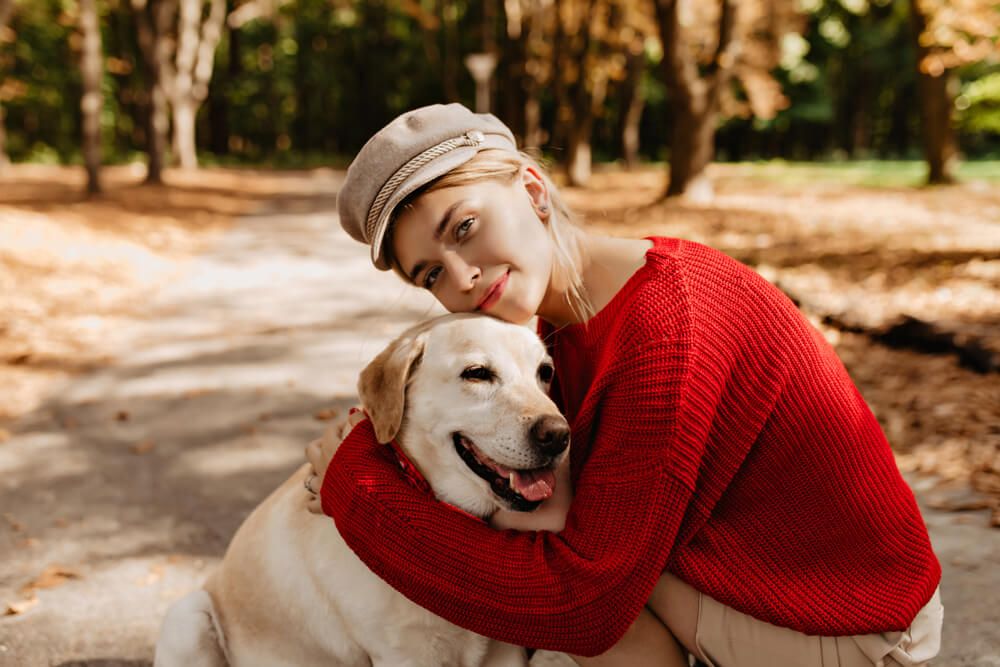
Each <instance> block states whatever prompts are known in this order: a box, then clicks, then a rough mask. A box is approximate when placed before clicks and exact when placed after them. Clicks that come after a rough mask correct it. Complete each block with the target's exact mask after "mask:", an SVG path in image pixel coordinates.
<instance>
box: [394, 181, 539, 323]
mask: <svg viewBox="0 0 1000 667" xmlns="http://www.w3.org/2000/svg"><path fill="white" fill-rule="evenodd" d="M547 206H548V199H547V194H546V192H545V186H544V184H541V181H540V180H536V176H535V175H534V174H532V173H531V172H530V171H526V172H525V175H524V177H523V178H520V177H519V178H517V179H515V180H514V181H513V182H512V183H510V184H508V183H504V182H500V181H479V182H476V183H473V184H470V185H461V186H455V187H450V188H443V189H441V190H435V191H432V192H427V193H425V194H423V195H421V196H420V197H418V198H417V199H416V200H415V201H414V202H413V204H412V205H411V206H410V207H408V208H406V209H405V210H403V211H402V212H401V213H400V215H399V216H398V218H397V219H396V224H395V227H394V229H393V233H392V244H393V251H394V252H395V255H396V258H397V260H398V261H399V264H400V267H401V268H402V269H403V271H404V273H406V275H408V276H409V277H410V280H411V281H413V283H414V284H415V285H417V286H418V287H424V288H426V289H429V290H430V291H431V293H432V294H434V296H435V297H436V298H437V300H438V301H440V302H441V304H442V305H443V306H444V307H445V308H447V309H448V310H449V311H451V312H453V313H455V312H471V311H480V312H484V313H487V314H489V315H492V316H494V317H498V318H501V319H504V320H507V321H509V322H516V323H524V322H526V321H528V320H529V319H530V318H531V317H532V316H534V315H535V314H536V313H538V312H539V309H540V307H541V305H542V303H543V301H544V300H545V296H546V293H547V292H548V289H549V282H550V278H551V275H552V264H553V247H552V242H551V240H550V239H549V235H548V232H547V231H546V229H545V223H543V222H542V220H541V219H540V217H539V211H544V210H546V209H544V208H542V207H547Z"/></svg>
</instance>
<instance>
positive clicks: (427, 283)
mask: <svg viewBox="0 0 1000 667" xmlns="http://www.w3.org/2000/svg"><path fill="white" fill-rule="evenodd" d="M440 275H441V267H440V266H435V267H434V268H433V269H431V270H430V271H428V272H427V273H426V274H425V275H424V289H431V288H432V287H434V283H436V282H437V279H438V276H440Z"/></svg>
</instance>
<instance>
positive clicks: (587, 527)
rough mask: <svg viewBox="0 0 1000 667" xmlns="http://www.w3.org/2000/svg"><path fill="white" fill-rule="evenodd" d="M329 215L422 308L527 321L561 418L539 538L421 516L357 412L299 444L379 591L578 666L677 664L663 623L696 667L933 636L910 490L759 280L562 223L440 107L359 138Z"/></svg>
mask: <svg viewBox="0 0 1000 667" xmlns="http://www.w3.org/2000/svg"><path fill="white" fill-rule="evenodd" d="M338 207H339V212H340V216H341V223H342V225H343V226H344V228H345V229H346V230H347V231H348V232H349V233H350V234H351V235H352V236H353V237H354V238H355V239H357V240H359V241H362V242H364V243H367V244H369V245H370V246H371V256H372V261H373V263H374V264H375V266H376V267H377V268H379V269H382V270H386V269H389V268H392V269H393V270H395V271H396V272H397V273H398V274H399V275H400V276H402V277H403V278H404V279H405V280H407V281H408V282H411V283H413V284H415V285H418V286H420V287H423V288H426V289H428V290H430V291H431V292H432V294H433V295H434V296H435V297H436V298H437V299H438V300H439V301H440V302H441V303H442V304H443V305H444V306H445V307H446V308H447V309H448V310H450V311H453V312H466V311H480V312H484V313H486V314H489V315H492V316H494V317H499V318H502V319H505V320H508V321H511V322H516V323H523V322H527V321H528V320H529V319H530V318H531V317H532V316H534V315H538V317H539V318H540V320H541V321H540V326H539V329H540V333H541V335H542V336H543V338H544V340H545V341H546V343H547V345H548V347H549V350H550V353H551V354H552V356H553V359H554V362H555V366H556V376H555V381H554V383H553V388H552V394H553V397H554V398H555V400H556V402H557V404H558V405H559V406H560V408H561V409H562V410H563V411H564V413H565V414H566V416H567V418H568V419H569V422H570V424H571V426H572V447H571V460H570V462H571V477H572V482H573V489H574V494H575V495H574V499H573V502H572V505H571V507H570V509H569V512H568V515H567V518H566V527H565V529H564V530H563V531H561V532H560V533H558V534H556V533H551V532H547V531H539V532H521V533H518V532H515V531H499V530H494V529H493V528H491V527H490V526H488V525H487V524H485V523H483V522H481V521H477V520H476V519H474V518H471V517H467V516H464V515H462V514H459V513H457V512H454V511H451V510H449V509H447V508H445V507H443V506H442V505H441V503H439V502H437V501H436V500H435V499H434V498H432V497H431V496H429V495H428V494H426V493H425V492H422V491H420V490H419V489H417V488H415V487H414V486H411V485H410V484H408V483H407V481H406V480H405V479H404V478H403V476H402V475H400V473H399V470H398V467H397V466H396V465H395V464H394V462H393V461H392V460H391V459H389V458H388V457H385V456H384V455H383V453H382V451H381V450H380V448H379V447H378V445H377V444H376V443H375V441H374V438H373V437H372V435H371V429H370V427H369V426H367V422H363V423H362V425H361V426H358V427H357V428H355V429H354V431H352V433H351V435H349V436H348V437H347V438H346V439H345V440H344V442H343V443H342V444H340V446H339V448H336V446H335V445H336V443H325V444H324V443H316V444H314V445H313V446H311V448H310V451H311V452H312V454H311V459H312V462H313V464H314V467H315V468H316V469H317V471H318V474H320V475H323V474H324V473H325V476H324V479H323V483H322V488H321V490H319V494H320V496H321V503H322V508H323V511H325V512H326V513H327V514H329V515H331V516H333V517H334V519H335V520H336V523H337V527H338V529H339V530H340V532H341V534H342V535H343V536H344V538H345V540H346V541H347V542H348V544H350V545H351V547H352V548H353V549H354V550H355V551H356V552H357V554H358V555H359V556H360V557H361V558H362V560H364V561H365V563H366V564H367V565H368V566H369V567H370V568H371V569H372V570H373V571H375V572H376V573H377V574H379V575H380V576H381V577H382V578H383V579H385V580H386V581H387V582H389V583H390V584H391V585H393V586H394V587H395V588H397V589H398V590H400V591H401V592H403V593H404V594H405V595H407V596H408V597H410V598H411V599H413V600H414V601H416V602H417V603H419V604H421V605H423V606H424V607H426V608H428V609H430V610H431V611H433V612H435V613H437V614H438V615H440V616H443V617H444V618H447V619H448V620H450V621H452V622H454V623H456V624H458V625H461V626H463V627H466V628H468V629H471V630H473V631H475V632H478V633H480V634H484V635H487V636H490V637H494V638H497V639H501V640H504V641H508V642H512V643H519V644H522V645H526V646H534V647H537V648H546V649H553V650H560V651H565V652H568V653H570V654H572V655H574V656H577V660H578V662H580V663H581V664H628V665H635V664H637V662H636V661H635V656H636V655H643V656H645V659H647V660H648V661H649V663H648V664H683V662H682V660H683V658H681V657H680V656H679V654H678V653H677V652H676V650H675V649H673V648H672V647H673V646H675V644H674V638H676V640H678V641H679V642H680V643H681V644H682V645H683V646H684V648H685V649H686V650H687V651H689V652H691V653H692V654H694V655H695V656H696V657H698V658H699V659H701V660H702V661H704V662H706V663H708V664H710V665H714V666H715V667H731V666H735V665H797V666H798V665H817V666H818V665H825V666H829V665H844V666H845V667H846V666H854V665H892V664H900V665H919V664H924V663H925V662H926V661H927V660H929V659H930V658H931V657H933V656H934V655H935V654H936V653H937V650H938V646H939V640H940V630H941V614H942V612H941V606H940V602H939V597H938V593H937V587H938V582H939V580H940V575H941V570H940V565H939V564H938V562H937V559H936V558H935V556H934V553H933V551H932V550H931V545H930V541H929V539H928V536H927V531H926V528H925V526H924V523H923V521H922V519H921V517H920V513H919V510H918V508H917V505H916V503H915V501H914V498H913V494H912V493H911V491H910V490H909V488H908V487H907V485H906V484H905V482H904V481H903V479H902V478H901V476H900V474H899V471H898V469H897V468H896V465H895V462H894V459H893V457H892V453H891V451H890V448H889V445H888V443H887V442H886V440H885V437H884V435H883V434H882V431H881V429H880V428H879V426H878V423H877V422H876V420H875V418H874V416H873V415H872V413H871V411H870V410H869V409H868V407H867V405H866V404H865V403H864V400H863V399H862V398H861V396H860V394H859V393H858V392H857V390H856V389H855V387H854V385H853V383H852V382H851V380H850V378H849V377H848V375H847V373H846V371H845V370H844V368H843V365H842V364H841V363H840V361H839V360H838V359H837V357H836V355H835V353H834V352H833V350H832V348H831V347H830V346H829V345H828V344H827V343H826V341H825V340H824V339H823V338H822V336H821V335H820V334H819V333H818V332H816V331H815V330H814V329H813V328H812V327H811V326H810V325H809V324H808V323H807V322H806V321H805V319H804V318H803V317H802V316H801V315H800V313H799V312H798V311H797V310H796V308H795V307H794V305H793V304H792V303H791V302H790V301H789V300H788V299H787V298H785V297H784V296H783V295H782V294H781V293H780V292H779V291H778V290H777V289H776V288H775V287H773V286H772V285H770V284H769V283H767V282H766V281H765V280H763V279H762V278H760V277H759V276H758V275H757V274H756V273H754V272H753V271H751V270H750V269H748V268H747V267H745V266H743V265H741V264H739V263H738V262H736V261H735V260H732V259H730V258H728V257H727V256H725V255H723V254H721V253H719V252H717V251H714V250H712V249H710V248H707V247H705V246H702V245H698V244H695V243H691V242H687V241H683V240H679V239H664V238H654V239H642V240H623V239H614V238H608V237H601V236H596V235H592V234H589V233H586V232H584V231H582V230H580V229H579V228H577V227H574V226H572V225H570V224H568V223H569V219H570V214H569V212H568V210H567V209H566V207H565V206H564V205H563V203H562V201H561V199H560V197H559V193H558V191H557V190H556V188H555V187H554V186H553V184H552V183H551V181H550V180H549V179H548V178H547V177H546V176H545V175H544V173H543V172H542V170H541V169H540V168H539V167H538V166H537V165H536V164H535V163H534V162H533V161H532V160H531V159H530V158H528V157H526V156H524V155H522V154H520V153H519V152H518V151H517V148H516V146H515V143H514V139H513V137H512V135H511V133H510V131H509V129H508V128H506V126H504V125H503V124H502V123H500V122H499V121H498V120H497V119H496V118H494V117H493V116H490V115H484V114H473V113H472V112H470V111H468V110H467V109H465V108H464V107H462V106H460V105H455V104H453V105H447V106H432V107H424V108H421V109H417V110H415V111H412V112H409V113H407V114H404V115H402V116H400V117H399V118H397V119H396V120H394V121H393V122H392V123H390V124H389V125H388V126H386V127H385V128H383V129H382V130H381V131H380V132H379V133H377V134H376V135H375V136H374V137H373V138H372V139H371V140H370V141H369V142H368V143H367V144H366V145H365V146H364V148H362V150H361V152H360V153H359V154H358V156H357V157H356V159H355V160H354V162H353V163H352V164H351V167H350V169H349V170H348V174H347V179H346V181H345V183H344V186H343V189H342V190H341V193H340V199H339V204H338ZM324 448H325V451H324ZM334 449H336V455H335V457H334V462H333V465H330V466H327V462H328V460H329V456H330V452H332V451H333V450H334ZM588 656H589V657H592V658H593V659H589V658H588Z"/></svg>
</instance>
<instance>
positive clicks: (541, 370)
mask: <svg viewBox="0 0 1000 667" xmlns="http://www.w3.org/2000/svg"><path fill="white" fill-rule="evenodd" d="M555 372H556V369H555V368H553V367H552V364H542V365H541V366H539V367H538V379H539V380H541V381H542V382H543V383H545V384H548V383H550V382H552V376H553V375H555Z"/></svg>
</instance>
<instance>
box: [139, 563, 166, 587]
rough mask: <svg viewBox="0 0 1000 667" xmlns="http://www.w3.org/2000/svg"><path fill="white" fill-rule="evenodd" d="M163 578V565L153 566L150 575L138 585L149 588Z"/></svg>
mask: <svg viewBox="0 0 1000 667" xmlns="http://www.w3.org/2000/svg"><path fill="white" fill-rule="evenodd" d="M162 578H163V565H160V564H156V565H151V566H150V568H149V573H148V574H147V575H146V576H145V577H143V578H142V579H140V580H139V581H137V582H136V583H138V584H139V585H140V586H149V585H151V584H155V583H156V582H158V581H159V580H160V579H162Z"/></svg>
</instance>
